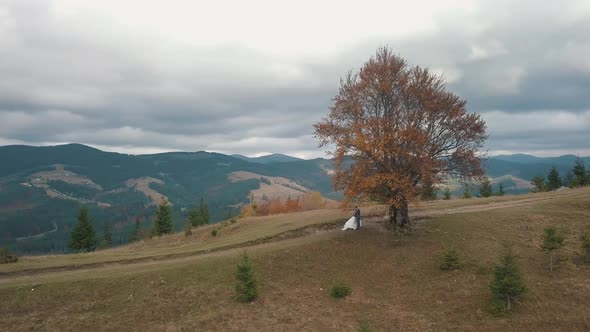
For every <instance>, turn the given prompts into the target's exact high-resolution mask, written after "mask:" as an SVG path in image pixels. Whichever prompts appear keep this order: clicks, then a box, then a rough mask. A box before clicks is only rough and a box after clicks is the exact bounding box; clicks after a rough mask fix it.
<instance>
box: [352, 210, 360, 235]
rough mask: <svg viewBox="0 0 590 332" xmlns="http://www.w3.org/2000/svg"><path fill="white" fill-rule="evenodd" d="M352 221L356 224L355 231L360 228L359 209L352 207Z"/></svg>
mask: <svg viewBox="0 0 590 332" xmlns="http://www.w3.org/2000/svg"><path fill="white" fill-rule="evenodd" d="M353 215H354V221H355V222H356V229H357V230H358V229H360V228H361V209H359V207H358V206H355V207H354V214H353Z"/></svg>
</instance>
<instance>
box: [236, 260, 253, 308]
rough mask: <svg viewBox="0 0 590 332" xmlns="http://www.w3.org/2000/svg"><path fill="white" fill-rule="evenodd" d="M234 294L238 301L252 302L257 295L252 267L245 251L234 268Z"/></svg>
mask: <svg viewBox="0 0 590 332" xmlns="http://www.w3.org/2000/svg"><path fill="white" fill-rule="evenodd" d="M236 279H237V283H236V294H237V298H238V301H240V302H252V301H253V300H254V299H256V297H257V296H258V289H257V287H256V278H255V277H254V267H253V266H252V263H250V260H249V259H248V255H247V254H246V252H244V254H243V255H242V261H241V262H240V263H239V264H238V266H237V269H236Z"/></svg>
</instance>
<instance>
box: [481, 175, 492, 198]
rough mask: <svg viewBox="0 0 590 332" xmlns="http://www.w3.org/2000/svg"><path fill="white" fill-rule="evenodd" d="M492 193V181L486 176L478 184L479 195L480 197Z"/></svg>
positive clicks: (488, 195)
mask: <svg viewBox="0 0 590 332" xmlns="http://www.w3.org/2000/svg"><path fill="white" fill-rule="evenodd" d="M492 194H493V191H492V183H491V182H490V179H488V178H487V177H486V178H484V179H483V180H482V181H481V184H480V186H479V195H480V196H481V197H491V196H492Z"/></svg>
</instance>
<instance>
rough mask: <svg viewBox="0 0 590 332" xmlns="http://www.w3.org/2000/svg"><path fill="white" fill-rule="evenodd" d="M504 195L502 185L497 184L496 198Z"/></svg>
mask: <svg viewBox="0 0 590 332" xmlns="http://www.w3.org/2000/svg"><path fill="white" fill-rule="evenodd" d="M504 194H505V192H504V184H502V183H498V192H497V193H496V196H504Z"/></svg>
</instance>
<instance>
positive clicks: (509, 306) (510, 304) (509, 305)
mask: <svg viewBox="0 0 590 332" xmlns="http://www.w3.org/2000/svg"><path fill="white" fill-rule="evenodd" d="M511 307H512V303H511V301H510V296H508V310H510V309H511Z"/></svg>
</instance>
